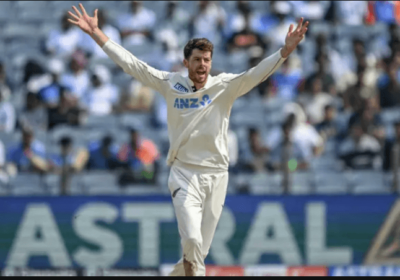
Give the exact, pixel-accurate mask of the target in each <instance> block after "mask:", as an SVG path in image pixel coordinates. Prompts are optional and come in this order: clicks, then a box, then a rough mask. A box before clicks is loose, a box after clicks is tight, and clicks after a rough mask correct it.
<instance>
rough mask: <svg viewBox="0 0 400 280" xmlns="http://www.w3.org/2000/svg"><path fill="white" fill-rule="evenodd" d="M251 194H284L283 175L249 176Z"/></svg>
mask: <svg viewBox="0 0 400 280" xmlns="http://www.w3.org/2000/svg"><path fill="white" fill-rule="evenodd" d="M248 180H249V183H250V193H251V194H253V195H265V194H275V195H277V194H282V193H283V188H282V174H281V173H271V174H252V175H248Z"/></svg>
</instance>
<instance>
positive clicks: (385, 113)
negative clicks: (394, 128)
mask: <svg viewBox="0 0 400 280" xmlns="http://www.w3.org/2000/svg"><path fill="white" fill-rule="evenodd" d="M380 116H381V118H382V121H383V123H384V124H393V123H394V122H396V121H399V120H400V108H399V107H396V108H390V109H383V110H382V111H381V113H380Z"/></svg>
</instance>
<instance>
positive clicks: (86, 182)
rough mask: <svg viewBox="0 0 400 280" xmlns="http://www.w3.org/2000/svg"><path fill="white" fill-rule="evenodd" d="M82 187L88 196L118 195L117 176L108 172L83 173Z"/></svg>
mask: <svg viewBox="0 0 400 280" xmlns="http://www.w3.org/2000/svg"><path fill="white" fill-rule="evenodd" d="M82 185H83V187H84V189H85V190H86V191H87V193H88V194H89V195H100V194H110V195H111V194H113V195H117V194H119V193H120V191H119V186H118V182H117V176H116V175H115V174H113V173H110V172H107V173H106V172H103V171H92V172H85V173H83V174H82Z"/></svg>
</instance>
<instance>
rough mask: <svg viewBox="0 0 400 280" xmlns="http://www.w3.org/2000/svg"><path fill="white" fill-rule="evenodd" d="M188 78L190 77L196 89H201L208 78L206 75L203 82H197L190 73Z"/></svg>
mask: <svg viewBox="0 0 400 280" xmlns="http://www.w3.org/2000/svg"><path fill="white" fill-rule="evenodd" d="M189 78H190V80H192V82H193V84H194V87H195V88H196V90H199V89H202V88H203V87H204V86H205V85H206V83H207V80H208V77H207V78H206V80H205V81H204V82H203V83H197V82H195V80H194V79H193V77H191V76H190V75H189Z"/></svg>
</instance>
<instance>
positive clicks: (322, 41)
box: [0, 1, 400, 188]
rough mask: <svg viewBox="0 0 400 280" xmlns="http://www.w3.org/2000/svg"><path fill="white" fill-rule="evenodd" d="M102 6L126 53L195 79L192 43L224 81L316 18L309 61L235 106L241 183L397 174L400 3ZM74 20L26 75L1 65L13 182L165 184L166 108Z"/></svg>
mask: <svg viewBox="0 0 400 280" xmlns="http://www.w3.org/2000/svg"><path fill="white" fill-rule="evenodd" d="M8 2H11V1H8ZM18 2H24V1H16V3H18ZM86 2H87V5H86ZM90 2H92V4H90ZM93 2H94V1H83V2H82V3H83V4H84V5H86V6H85V7H86V10H88V12H89V13H92V12H93V10H94V8H99V12H98V17H99V27H100V28H101V29H102V30H103V31H104V33H105V34H106V35H107V36H109V37H110V38H111V39H112V40H113V41H115V42H117V43H118V44H121V45H122V46H124V47H125V48H127V49H128V50H129V51H131V52H132V53H133V54H134V55H136V56H137V57H138V58H139V59H142V60H143V61H145V62H146V63H148V64H149V65H152V66H153V67H155V68H157V69H160V70H164V71H171V72H172V71H173V72H182V73H185V72H186V69H185V68H184V66H183V63H182V60H183V47H184V45H185V44H186V42H187V41H188V40H189V39H190V38H194V37H206V38H208V39H209V40H211V41H212V42H213V43H214V45H215V51H214V56H213V69H212V73H211V75H216V74H218V73H220V72H233V73H240V72H242V71H245V70H246V69H249V68H251V67H254V66H255V65H257V64H258V63H259V62H260V61H261V60H262V59H263V58H265V57H266V56H268V55H270V54H272V53H273V52H275V51H277V50H278V49H279V48H280V47H281V46H283V44H284V40H285V36H286V34H287V31H288V27H289V25H290V24H291V23H295V22H296V21H297V20H298V19H299V18H300V17H304V18H305V19H306V20H309V21H310V29H309V32H308V34H307V36H306V38H305V40H304V41H303V42H301V43H300V46H299V48H298V49H297V50H296V51H295V53H293V54H292V55H291V56H290V57H289V59H287V60H286V61H285V63H284V64H283V65H282V67H281V68H280V69H278V70H277V71H276V72H275V73H274V74H273V75H272V76H271V77H270V78H269V79H268V80H267V81H265V82H263V83H261V84H260V85H258V86H257V87H256V88H254V89H252V90H251V91H250V92H249V93H248V94H247V95H245V96H243V97H241V98H240V99H238V100H237V102H236V103H235V105H234V106H233V109H232V118H231V127H230V129H229V133H228V143H229V154H230V171H231V173H232V174H260V173H261V174H262V173H274V172H284V170H286V169H287V168H289V169H290V171H291V172H302V171H317V170H322V169H325V170H327V171H337V172H340V171H343V170H375V171H382V172H389V173H390V172H393V170H394V169H393V168H395V167H396V166H397V168H398V165H399V157H400V153H399V151H400V148H399V146H400V28H399V24H400V4H399V3H398V2H397V1H260V2H258V1H227V2H225V1H196V2H188V1H185V2H180V1H168V2H164V1H155V2H141V1H130V2H129V1H128V2H115V4H114V2H96V5H97V6H95V5H94V4H93ZM16 3H14V2H12V3H11V4H10V5H11V6H12V5H16V6H17V5H18V7H17V8H16V9H20V8H21V7H20V6H22V7H23V5H24V4H23V3H20V4H16ZM51 3H52V1H49V2H45V4H43V5H48V6H50V5H54V6H56V5H57V2H56V1H54V3H53V4H51ZM60 3H61V2H60ZM72 4H73V3H72V2H71V5H72ZM46 7H47V6H46ZM67 10H68V8H67V7H66V8H65V9H64V10H63V13H62V14H60V15H61V17H60V18H59V19H58V22H57V24H56V25H54V29H51V30H49V31H48V32H47V33H46V34H45V35H44V36H43V37H41V38H39V39H40V42H39V43H40V44H39V47H38V48H37V49H35V50H27V53H26V54H27V55H26V57H25V60H24V63H23V64H22V65H21V66H20V67H19V68H18V69H17V68H16V67H17V66H15V64H14V63H10V61H13V59H11V60H10V59H9V58H4V57H3V59H2V60H0V140H1V141H0V181H1V182H3V184H6V183H7V182H8V181H9V180H12V178H13V177H15V176H18V174H20V173H39V174H59V175H60V176H64V177H68V176H69V174H77V173H82V172H87V171H93V170H98V171H104V172H118V174H119V184H120V185H121V186H124V185H131V184H156V183H157V182H158V181H157V178H158V176H159V174H161V173H162V172H165V171H166V170H167V169H166V167H165V157H166V154H167V152H168V139H167V137H165V135H166V129H167V123H166V116H167V108H166V103H165V101H164V99H163V98H162V97H161V95H160V94H158V93H157V92H155V91H154V90H153V89H151V88H148V87H146V86H144V85H142V84H141V83H140V82H139V81H138V80H136V79H134V78H132V77H129V76H128V75H127V74H125V73H123V71H122V70H121V69H119V68H118V67H117V66H116V65H114V64H113V62H112V61H111V60H110V59H109V58H108V57H107V56H106V54H105V53H104V52H103V51H102V49H101V48H100V47H99V46H97V45H96V43H95V42H94V41H93V40H92V39H91V38H90V37H89V36H88V35H87V34H85V33H83V32H82V31H81V30H79V29H77V28H76V27H74V26H73V25H71V24H70V23H69V22H68V14H67V12H66V11H67ZM9 24H10V25H11V24H12V23H9ZM9 40H11V41H12V39H9ZM11 41H10V42H11ZM10 44H11V43H10ZM30 53H32V54H37V56H34V55H29V54H30ZM18 55H21V53H15V54H14V56H18ZM0 58H2V57H1V56H0ZM13 70H16V71H20V73H21V75H20V78H19V79H17V78H15V77H13ZM111 120H115V122H114V124H115V125H113V122H112V121H111ZM77 131H79V132H80V133H77ZM396 172H397V171H396ZM162 183H163V184H166V182H164V181H163V182H162ZM65 188H67V187H65Z"/></svg>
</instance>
